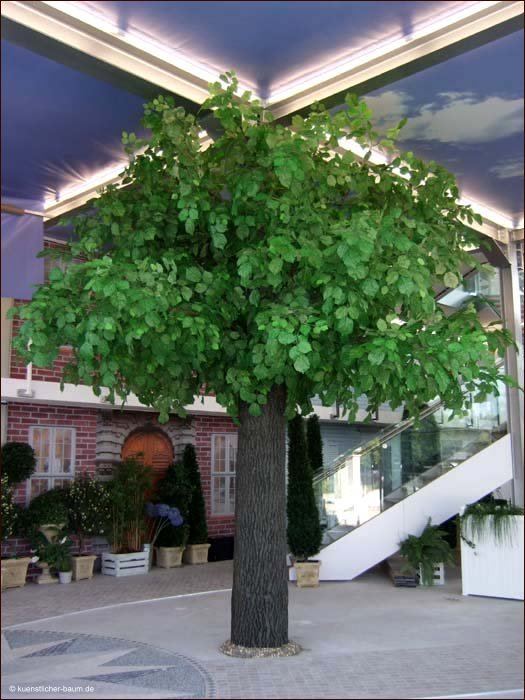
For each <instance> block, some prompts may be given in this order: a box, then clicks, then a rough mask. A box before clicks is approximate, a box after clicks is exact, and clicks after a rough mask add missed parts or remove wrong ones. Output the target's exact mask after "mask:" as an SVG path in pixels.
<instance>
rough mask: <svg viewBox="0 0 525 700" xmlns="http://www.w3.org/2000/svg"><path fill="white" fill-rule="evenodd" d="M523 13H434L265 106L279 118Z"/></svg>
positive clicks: (481, 7)
mask: <svg viewBox="0 0 525 700" xmlns="http://www.w3.org/2000/svg"><path fill="white" fill-rule="evenodd" d="M523 11H524V7H523V3H522V2H475V3H472V4H471V5H469V6H468V7H466V8H462V9H461V10H460V11H458V12H454V13H450V14H447V15H445V16H444V17H443V15H441V16H438V17H436V18H435V19H433V20H432V21H430V22H428V23H426V24H425V25H424V26H420V27H416V28H415V29H414V31H413V32H412V34H410V36H408V37H405V36H403V37H397V38H396V39H394V40H389V41H386V42H384V43H381V44H379V45H376V46H375V47H374V48H372V49H370V50H367V51H363V52H359V53H357V54H354V55H350V56H347V57H346V58H343V59H339V60H337V61H334V62H332V63H330V64H328V65H326V66H324V67H323V68H321V69H320V70H312V71H311V72H310V73H309V74H307V75H305V76H304V77H301V78H298V79H297V80H294V81H291V82H290V83H288V84H287V85H283V86H282V87H279V88H277V89H276V90H273V91H272V92H271V94H270V96H269V98H268V100H267V104H268V106H270V108H271V110H272V113H273V114H275V116H277V117H282V116H284V115H286V114H290V113H291V112H294V111H297V110H299V109H302V108H304V107H307V106H308V105H310V104H312V102H314V101H316V100H322V99H325V98H327V97H330V96H332V95H334V94H337V93H339V92H343V91H344V90H348V89H350V88H351V87H352V86H354V85H359V84H360V83H364V82H366V81H368V80H371V79H372V78H376V77H378V76H379V75H382V74H384V73H387V72H389V71H391V70H393V69H395V68H399V67H401V66H403V65H405V64H408V63H411V62H413V61H415V60H417V59H420V58H422V57H424V56H426V55H428V54H430V53H433V52H435V51H438V50H440V49H444V48H446V47H447V46H450V45H452V44H455V43H457V42H459V41H462V40H464V39H467V38H469V37H471V36H474V35H476V34H479V33H480V32H483V31H485V30H487V29H491V28H492V27H495V26H497V25H499V24H502V23H503V22H505V21H507V20H510V19H513V18H515V17H519V16H520V15H522V14H523Z"/></svg>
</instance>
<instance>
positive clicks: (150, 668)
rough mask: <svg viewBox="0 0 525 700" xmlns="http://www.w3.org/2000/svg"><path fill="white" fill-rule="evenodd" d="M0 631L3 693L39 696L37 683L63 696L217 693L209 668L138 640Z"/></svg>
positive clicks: (6, 695)
mask: <svg viewBox="0 0 525 700" xmlns="http://www.w3.org/2000/svg"><path fill="white" fill-rule="evenodd" d="M3 636H4V639H5V643H6V645H7V646H4V649H5V651H6V654H7V655H8V656H9V662H10V663H9V665H8V669H7V668H6V671H5V672H4V674H3V677H2V698H11V697H21V696H24V697H37V696H38V695H39V694H40V693H41V691H39V690H37V688H40V687H49V686H53V687H56V688H60V689H62V692H63V694H64V697H75V696H77V697H86V696H90V697H108V698H112V697H124V696H125V697H145V698H146V697H158V698H212V697H214V695H215V693H214V688H213V683H212V681H211V679H210V677H209V675H208V673H207V672H206V671H205V670H204V669H203V668H202V667H201V666H200V665H199V664H198V663H196V662H195V661H193V660H192V659H189V658H187V657H185V656H183V655H181V654H178V653H175V652H171V651H166V650H163V649H158V648H156V647H154V646H150V645H147V644H143V643H140V642H133V641H127V640H123V639H115V638H112V637H106V636H98V635H92V634H76V633H71V632H70V633H66V632H63V633H62V632H51V631H44V630H30V629H23V630H16V629H15V630H6V631H5V632H4V635H3ZM29 688H33V689H34V690H33V692H34V693H35V694H34V695H33V694H32V692H31V690H29ZM72 688H75V689H77V690H76V691H73V692H72V690H71V689H72ZM112 689H113V690H112ZM62 692H61V691H60V690H59V691H58V692H57V693H56V694H53V695H52V697H61V695H62ZM42 694H43V695H45V692H44V693H42Z"/></svg>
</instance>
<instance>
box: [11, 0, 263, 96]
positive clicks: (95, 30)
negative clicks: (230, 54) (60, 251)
mask: <svg viewBox="0 0 525 700" xmlns="http://www.w3.org/2000/svg"><path fill="white" fill-rule="evenodd" d="M2 15H3V16H4V17H6V18H7V19H9V20H11V21H13V22H17V23H18V24H21V25H23V26H24V27H27V28H28V29H31V30H33V31H35V32H39V33H40V34H44V35H45V36H47V37H49V38H51V39H54V40H55V41H58V42H61V43H62V44H65V45H66V46H68V47H70V48H73V49H76V50H78V51H81V52H82V53H84V54H87V55H88V56H90V57H92V58H94V59H97V60H99V61H102V62H104V63H107V64H109V65H111V66H113V67H115V68H118V69H120V70H122V71H125V72H127V73H130V74H132V75H134V76H136V77H138V78H141V79H142V80H144V81H146V82H148V83H150V84H152V85H156V86H158V87H160V88H162V89H164V90H168V91H169V92H172V93H174V94H176V95H180V96H181V97H184V98H186V99H188V100H191V101H192V102H195V103H196V104H202V102H204V100H205V99H206V98H207V97H208V83H210V82H215V81H216V80H218V79H219V75H220V73H221V70H219V69H215V68H213V67H210V66H207V65H204V64H202V63H200V62H199V61H198V60H196V59H192V58H190V57H188V56H186V55H183V54H181V53H180V52H178V51H174V50H172V49H170V48H168V47H165V46H162V45H161V44H158V43H157V42H154V41H152V40H151V39H150V38H148V37H146V36H145V35H143V34H142V33H139V32H132V31H121V30H120V29H119V27H118V26H116V25H113V24H112V23H111V22H109V21H108V20H106V19H105V18H104V17H103V16H101V15H99V14H95V13H93V12H90V11H88V10H86V9H84V8H83V7H81V6H78V5H76V4H75V3H74V2H43V1H42V2H14V1H11V0H6V2H2ZM251 89H252V88H251V86H248V85H245V84H243V85H240V86H239V91H240V92H243V91H244V90H251Z"/></svg>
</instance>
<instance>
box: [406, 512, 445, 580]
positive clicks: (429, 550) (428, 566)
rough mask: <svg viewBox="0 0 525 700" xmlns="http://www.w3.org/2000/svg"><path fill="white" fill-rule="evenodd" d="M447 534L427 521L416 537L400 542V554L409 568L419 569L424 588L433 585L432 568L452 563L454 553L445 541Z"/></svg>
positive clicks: (412, 536)
mask: <svg viewBox="0 0 525 700" xmlns="http://www.w3.org/2000/svg"><path fill="white" fill-rule="evenodd" d="M446 535H447V533H446V532H445V531H444V530H440V529H439V528H437V527H435V526H433V525H432V524H431V519H430V518H429V519H428V522H427V524H426V527H425V529H424V530H423V532H422V533H421V535H419V537H416V536H415V535H409V536H408V537H407V538H406V539H405V540H403V541H402V542H400V544H399V546H400V550H399V551H400V554H401V555H402V556H403V557H405V559H406V560H407V561H408V563H409V564H410V566H411V567H413V568H414V569H416V570H417V569H418V567H421V575H422V582H423V584H424V585H425V586H432V584H433V583H434V567H435V565H436V564H439V563H440V562H443V563H444V564H453V563H454V553H453V551H452V549H451V547H450V545H449V543H448V542H447V541H446V539H445V537H446Z"/></svg>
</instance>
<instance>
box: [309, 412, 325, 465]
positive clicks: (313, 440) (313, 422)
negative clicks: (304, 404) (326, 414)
mask: <svg viewBox="0 0 525 700" xmlns="http://www.w3.org/2000/svg"><path fill="white" fill-rule="evenodd" d="M306 444H307V448H308V459H309V460H310V466H311V467H312V472H313V473H314V474H315V473H317V472H320V471H322V469H323V439H322V437H321V426H320V425H319V418H318V417H317V415H316V414H315V413H313V414H312V415H311V416H310V417H309V418H308V419H307V421H306Z"/></svg>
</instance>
